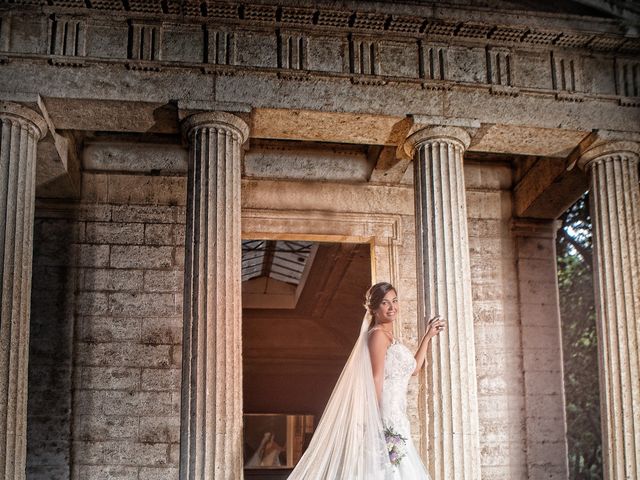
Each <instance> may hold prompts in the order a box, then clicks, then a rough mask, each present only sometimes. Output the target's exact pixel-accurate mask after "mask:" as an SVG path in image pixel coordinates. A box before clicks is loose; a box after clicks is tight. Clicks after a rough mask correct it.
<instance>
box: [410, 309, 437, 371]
mask: <svg viewBox="0 0 640 480" xmlns="http://www.w3.org/2000/svg"><path fill="white" fill-rule="evenodd" d="M442 330H444V320H443V319H442V318H440V317H439V316H436V317H433V318H432V319H431V320H429V324H428V325H427V331H426V332H425V334H424V336H423V337H422V340H421V341H420V345H419V346H418V351H417V352H416V355H415V359H416V368H415V370H414V371H413V373H412V375H417V374H418V372H419V371H420V369H421V368H422V367H423V366H424V365H425V363H426V362H425V360H426V358H427V349H428V348H429V342H431V339H432V338H433V337H435V336H436V335H438V334H439V333H440V332H441V331H442Z"/></svg>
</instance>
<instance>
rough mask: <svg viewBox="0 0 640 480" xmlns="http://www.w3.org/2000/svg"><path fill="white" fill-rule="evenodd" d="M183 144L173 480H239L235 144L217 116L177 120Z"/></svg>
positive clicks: (242, 129)
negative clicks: (176, 470) (178, 408)
mask: <svg viewBox="0 0 640 480" xmlns="http://www.w3.org/2000/svg"><path fill="white" fill-rule="evenodd" d="M184 130H185V133H186V134H187V138H188V141H189V149H190V160H189V173H188V185H187V228H186V238H185V280H184V331H183V357H182V369H183V374H182V418H181V439H180V442H181V444H180V449H181V451H180V479H182V480H187V479H188V480H211V479H213V478H215V479H220V480H223V479H229V480H231V479H233V480H237V479H240V478H242V457H243V455H242V454H243V448H242V376H241V373H242V336H241V334H242V332H241V315H242V311H241V283H240V279H241V255H242V252H241V236H240V173H241V164H240V162H241V146H242V144H243V143H244V141H245V139H246V138H247V137H248V133H249V130H248V127H247V125H246V124H245V123H244V122H243V121H242V120H241V119H239V118H238V117H236V116H234V115H231V114H228V113H223V112H214V113H201V114H196V115H193V116H191V117H189V118H187V120H186V121H185V123H184Z"/></svg>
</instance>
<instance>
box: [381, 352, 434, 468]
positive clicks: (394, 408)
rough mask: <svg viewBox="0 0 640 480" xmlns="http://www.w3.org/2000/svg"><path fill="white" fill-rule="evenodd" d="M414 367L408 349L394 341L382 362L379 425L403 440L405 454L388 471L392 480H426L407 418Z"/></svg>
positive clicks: (412, 358)
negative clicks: (382, 380)
mask: <svg viewBox="0 0 640 480" xmlns="http://www.w3.org/2000/svg"><path fill="white" fill-rule="evenodd" d="M415 368H416V360H415V358H414V357H413V354H412V353H411V352H410V351H409V349H408V348H407V347H405V346H404V345H403V344H401V343H399V342H398V341H396V340H393V342H392V343H391V345H389V348H388V349H387V354H386V356H385V359H384V383H383V384H382V402H381V403H382V405H381V414H382V424H383V426H384V428H391V429H392V430H393V431H394V432H395V433H397V434H399V435H401V436H402V437H403V438H404V439H405V444H404V446H403V447H404V448H403V450H404V454H405V456H404V457H402V458H401V459H400V461H399V462H398V464H397V465H395V466H394V468H393V469H392V470H391V476H390V478H391V479H393V480H429V474H428V473H427V471H426V469H425V467H424V465H423V463H422V460H421V459H420V455H418V452H417V450H416V449H415V447H414V445H413V440H412V439H411V428H410V424H409V419H408V418H407V414H406V410H407V386H408V385H409V379H410V378H411V374H412V373H413V371H414V370H415Z"/></svg>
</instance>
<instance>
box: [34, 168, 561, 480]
mask: <svg viewBox="0 0 640 480" xmlns="http://www.w3.org/2000/svg"><path fill="white" fill-rule="evenodd" d="M465 175H466V187H467V202H468V215H469V235H470V253H471V268H472V281H473V301H474V320H475V322H474V323H475V328H476V330H475V335H476V352H477V369H478V394H479V407H480V408H479V410H480V422H481V423H480V428H481V432H480V433H481V449H482V460H481V461H482V472H483V478H486V479H515V478H527V476H528V475H529V478H541V477H540V475H542V473H543V472H542V470H535V469H533V470H532V469H531V466H530V465H529V464H530V463H531V462H530V460H529V459H528V454H527V451H528V450H527V446H528V445H529V444H532V443H531V442H533V441H537V440H535V439H534V438H533V437H534V436H535V435H537V434H536V432H528V431H527V415H528V413H527V409H526V403H527V398H529V397H527V396H525V388H524V373H523V370H524V368H525V367H524V365H523V328H522V326H521V322H520V313H519V308H518V302H519V298H518V295H519V293H518V281H517V278H518V276H517V270H516V248H515V239H514V235H513V233H512V231H511V209H512V193H511V191H510V189H511V181H512V180H511V178H512V177H511V169H510V166H509V165H508V164H478V163H467V165H465ZM260 183H261V182H260V181H245V182H244V184H243V202H244V203H243V208H256V207H258V206H259V207H261V208H263V209H272V208H273V209H274V210H277V211H279V212H280V213H282V212H283V211H287V210H291V211H293V210H297V211H299V210H305V209H309V210H316V211H317V210H326V211H343V212H349V211H350V212H354V213H356V214H362V215H364V214H366V212H367V211H372V212H375V213H376V214H393V215H395V216H397V218H399V219H400V222H399V225H400V226H401V230H400V231H399V232H398V237H399V238H400V239H401V240H400V242H399V243H398V245H397V272H396V275H397V278H398V288H399V290H400V301H401V303H402V321H403V330H402V335H403V337H404V341H405V342H406V343H407V344H408V345H410V347H412V348H415V345H416V342H417V327H416V300H415V288H416V286H415V281H416V278H415V275H416V274H415V232H414V222H413V194H412V189H411V187H410V186H400V187H389V186H375V185H371V184H362V185H358V184H350V185H347V184H342V185H340V184H318V183H304V182H280V183H279V185H280V186H281V188H279V189H278V191H277V193H276V192H272V190H269V189H264V190H261V188H262V187H260ZM267 183H268V182H267ZM185 188H186V186H185V179H184V177H182V176H175V177H171V176H145V175H124V174H118V173H109V174H106V173H84V174H83V198H82V203H81V204H80V205H75V206H71V205H69V206H64V205H57V206H56V208H55V209H54V208H53V206H54V205H53V204H49V205H48V206H47V208H41V209H40V210H39V213H38V220H37V225H38V228H37V230H36V231H37V237H36V238H37V243H36V245H37V248H36V252H35V257H34V272H35V273H34V295H33V308H34V324H33V325H34V326H33V329H32V357H31V367H30V368H31V372H30V373H31V387H32V392H31V393H32V396H31V397H30V401H31V403H30V412H29V422H30V424H31V425H32V429H31V430H30V438H29V442H30V443H29V446H30V447H29V448H30V449H29V465H30V466H29V478H32V479H40V478H61V479H67V478H69V477H68V470H69V469H68V462H69V458H71V459H72V460H71V461H72V463H73V469H74V472H75V473H76V478H82V479H88V480H93V479H102V478H118V479H125V480H129V479H136V480H142V479H148V478H158V479H172V480H175V479H176V478H177V475H178V472H177V465H178V451H179V445H178V442H179V415H180V364H181V355H180V343H181V319H182V288H183V286H182V268H183V265H182V263H183V255H184V254H183V236H184V230H183V229H184V215H185V209H184V203H185V199H186V190H185ZM59 217H68V218H67V219H66V218H59ZM534 267H535V265H534V266H533V267H532V268H534ZM450 321H451V322H452V321H453V320H452V319H451V320H450ZM72 332H75V333H73V334H72ZM72 338H74V341H73V342H72ZM54 344H55V345H56V346H57V345H60V346H61V347H60V348H57V347H56V352H59V353H57V354H56V355H51V354H50V352H51V349H52V348H53V345H54ZM536 348H537V349H538V350H537V351H536V355H539V356H542V357H545V358H549V359H550V361H551V362H552V363H553V361H554V359H557V358H558V357H559V355H560V352H559V351H558V350H557V349H556V348H555V347H552V348H549V349H548V351H547V350H545V348H544V344H538V345H537V346H536ZM72 358H73V375H72V374H71V365H72ZM556 373H557V372H556ZM54 375H55V376H54ZM531 375H532V376H531V377H530V378H531V379H532V383H531V387H530V388H536V387H535V378H537V377H535V375H536V374H535V373H534V372H532V373H531ZM544 378H545V379H548V374H545V376H544ZM53 379H56V380H55V381H53ZM58 379H59V380H58ZM72 380H73V383H72ZM546 381H547V380H545V382H546ZM47 382H49V383H47ZM418 391H419V383H418V381H417V378H414V379H413V380H412V382H411V384H410V389H409V415H410V417H411V419H412V423H413V425H414V427H413V434H414V437H415V439H416V442H419V440H420V436H421V431H420V429H421V425H420V420H419V418H420V417H419V412H418V401H417V398H418ZM539 393H540V395H539V396H538V397H536V398H538V399H540V401H541V402H545V404H547V403H549V404H553V405H555V404H556V403H558V402H559V401H560V400H561V399H559V397H558V396H557V395H553V392H549V395H547V393H546V391H541V392H539ZM534 394H536V393H535V392H531V391H527V395H529V396H530V395H534ZM545 395H547V396H545ZM543 397H544V398H543ZM71 398H73V406H72V410H71V411H72V415H69V407H71ZM51 403H54V404H55V406H56V407H55V408H54V409H51V408H50V404H51ZM58 407H59V408H58ZM560 408H561V406H560ZM51 425H53V427H52V428H49V426H51ZM559 431H562V433H563V432H564V431H563V425H562V424H559V423H557V422H555V423H554V422H547V423H546V424H545V434H546V435H552V436H554V435H555V436H556V437H557V436H558V435H557V434H558V432H559ZM70 435H72V438H73V448H72V449H70V447H71V445H70V438H71V437H70ZM530 450H531V447H529V451H530ZM554 461H557V462H558V463H560V462H562V459H561V458H554V460H552V461H551V463H553V462H554ZM551 463H550V464H549V465H548V466H549V468H554V467H553V465H551ZM52 475H54V476H53V477H52Z"/></svg>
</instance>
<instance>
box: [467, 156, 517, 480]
mask: <svg viewBox="0 0 640 480" xmlns="http://www.w3.org/2000/svg"><path fill="white" fill-rule="evenodd" d="M511 175H512V173H511V169H510V167H509V166H508V165H506V164H503V165H500V164H497V165H494V166H493V167H491V168H488V167H486V166H482V165H480V164H467V165H465V176H466V187H467V213H468V218H469V253H470V260H471V281H472V295H473V318H474V327H475V338H476V340H475V348H476V369H477V370H476V371H477V382H478V412H479V416H480V455H481V465H482V478H483V479H490V480H498V479H499V480H507V479H515V478H523V479H524V478H528V477H527V458H526V454H525V448H526V429H525V422H524V415H525V410H524V386H523V376H522V344H521V326H520V318H519V315H518V289H517V273H516V258H515V242H514V238H513V234H512V232H511V215H512V213H511V212H512V195H511V181H512V179H511Z"/></svg>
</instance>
